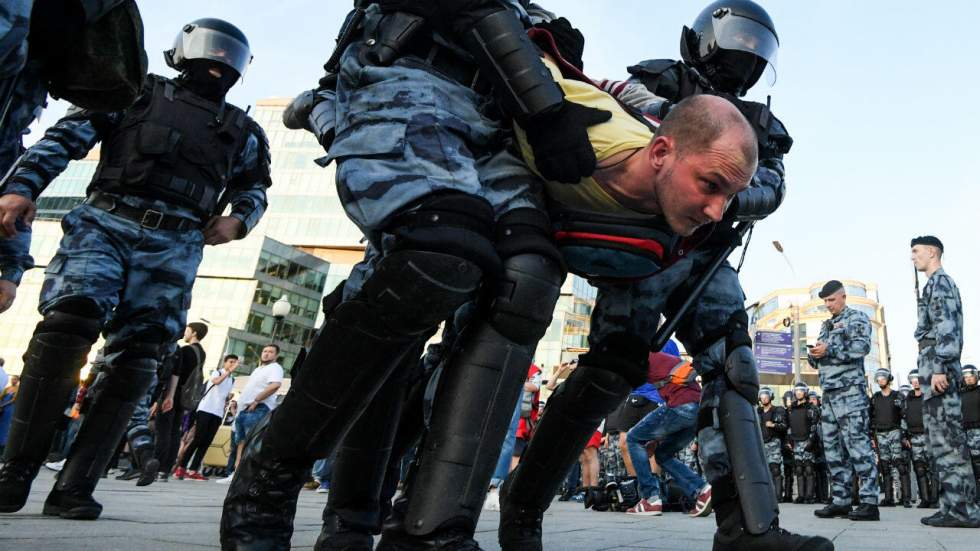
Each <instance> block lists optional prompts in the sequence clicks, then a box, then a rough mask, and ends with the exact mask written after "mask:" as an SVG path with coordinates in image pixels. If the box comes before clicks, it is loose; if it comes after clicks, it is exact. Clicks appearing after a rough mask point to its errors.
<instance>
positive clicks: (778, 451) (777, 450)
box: [763, 438, 783, 465]
mask: <svg viewBox="0 0 980 551" xmlns="http://www.w3.org/2000/svg"><path fill="white" fill-rule="evenodd" d="M763 446H764V447H765V448H766V463H769V464H770V465H773V464H775V465H782V464H783V449H782V442H780V441H779V439H778V438H773V439H772V440H770V441H768V442H763Z"/></svg>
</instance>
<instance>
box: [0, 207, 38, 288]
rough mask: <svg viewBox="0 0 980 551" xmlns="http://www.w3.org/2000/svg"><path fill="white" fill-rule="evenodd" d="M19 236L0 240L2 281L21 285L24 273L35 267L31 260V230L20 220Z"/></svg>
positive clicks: (18, 222) (0, 272)
mask: <svg viewBox="0 0 980 551" xmlns="http://www.w3.org/2000/svg"><path fill="white" fill-rule="evenodd" d="M16 224H17V235H15V236H14V237H12V238H10V239H3V238H0V279H2V280H5V281H9V282H11V283H13V284H14V285H20V280H21V277H23V275H24V272H26V271H27V270H30V269H31V268H33V267H34V259H33V258H31V254H30V251H31V228H30V226H28V225H26V224H24V223H23V222H21V221H20V220H18V221H17V222H16Z"/></svg>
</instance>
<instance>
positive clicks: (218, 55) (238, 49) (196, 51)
mask: <svg viewBox="0 0 980 551" xmlns="http://www.w3.org/2000/svg"><path fill="white" fill-rule="evenodd" d="M183 53H184V58H185V59H210V60H211V61H217V62H218V63H224V64H225V65H227V66H229V67H231V68H232V69H234V70H236V71H238V74H239V75H240V76H244V75H245V69H247V68H248V64H249V63H251V62H252V52H250V51H249V49H248V46H246V45H245V44H243V43H242V42H241V41H239V40H236V39H234V38H232V37H231V36H228V35H227V34H225V33H222V32H218V31H216V30H214V29H208V28H204V27H197V28H195V29H194V30H193V31H191V32H190V33H187V34H186V35H185V36H184V43H183Z"/></svg>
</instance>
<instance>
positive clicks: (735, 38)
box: [712, 15, 779, 86]
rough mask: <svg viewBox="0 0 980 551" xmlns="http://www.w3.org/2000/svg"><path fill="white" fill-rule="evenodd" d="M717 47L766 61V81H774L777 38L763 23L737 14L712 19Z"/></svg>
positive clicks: (771, 82)
mask: <svg viewBox="0 0 980 551" xmlns="http://www.w3.org/2000/svg"><path fill="white" fill-rule="evenodd" d="M712 25H713V27H714V32H715V39H716V41H717V44H718V47H719V48H723V49H725V50H739V51H742V52H747V53H750V54H753V55H756V56H758V57H760V58H762V59H764V60H765V61H766V64H767V65H766V71H765V74H766V81H767V82H768V83H769V85H770V86H772V85H773V84H775V83H776V52H777V51H778V50H779V39H778V38H777V37H776V35H775V34H773V32H772V31H770V30H769V29H768V28H767V27H766V26H765V25H762V24H760V23H757V22H755V21H753V20H751V19H748V18H745V17H740V16H737V15H729V16H727V17H722V18H720V19H713V20H712Z"/></svg>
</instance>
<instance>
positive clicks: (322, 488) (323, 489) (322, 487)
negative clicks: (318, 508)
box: [316, 482, 330, 494]
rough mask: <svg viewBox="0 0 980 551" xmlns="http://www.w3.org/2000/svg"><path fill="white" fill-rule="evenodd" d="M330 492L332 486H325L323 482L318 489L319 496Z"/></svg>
mask: <svg viewBox="0 0 980 551" xmlns="http://www.w3.org/2000/svg"><path fill="white" fill-rule="evenodd" d="M329 491H330V486H328V485H327V484H324V483H323V482H321V483H320V485H319V486H317V487H316V493H318V494H325V493H327V492H329Z"/></svg>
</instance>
